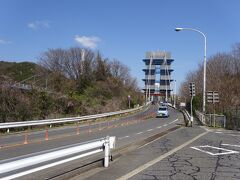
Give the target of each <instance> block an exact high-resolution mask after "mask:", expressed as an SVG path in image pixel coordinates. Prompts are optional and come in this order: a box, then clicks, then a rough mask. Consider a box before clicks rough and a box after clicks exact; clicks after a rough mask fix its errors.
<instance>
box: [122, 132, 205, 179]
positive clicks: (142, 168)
mask: <svg viewBox="0 0 240 180" xmlns="http://www.w3.org/2000/svg"><path fill="white" fill-rule="evenodd" d="M207 133H208V132H204V133H202V134H199V135H198V136H196V137H195V138H193V139H191V140H189V141H187V142H185V143H184V144H182V145H180V146H178V147H176V148H174V149H172V150H171V151H169V152H167V153H165V154H163V155H161V156H159V157H158V158H155V159H154V160H152V161H149V162H147V163H146V164H144V165H142V166H140V167H138V168H137V169H135V170H133V171H131V172H129V173H128V174H125V175H124V176H122V177H120V178H118V179H117V180H125V179H129V178H131V177H133V176H135V175H136V174H138V173H140V172H141V171H143V170H145V169H147V168H149V167H150V166H152V165H154V164H156V163H158V162H159V161H161V160H163V159H164V158H166V157H168V156H170V155H171V154H173V153H175V152H177V151H179V150H180V149H182V148H184V147H185V146H187V145H189V144H191V143H192V142H194V141H195V140H197V139H198V138H200V137H202V136H204V135H205V134H207Z"/></svg>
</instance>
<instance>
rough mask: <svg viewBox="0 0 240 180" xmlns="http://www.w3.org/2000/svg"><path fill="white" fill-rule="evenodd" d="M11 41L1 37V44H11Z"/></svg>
mask: <svg viewBox="0 0 240 180" xmlns="http://www.w3.org/2000/svg"><path fill="white" fill-rule="evenodd" d="M10 43H11V41H5V40H3V39H0V44H10Z"/></svg>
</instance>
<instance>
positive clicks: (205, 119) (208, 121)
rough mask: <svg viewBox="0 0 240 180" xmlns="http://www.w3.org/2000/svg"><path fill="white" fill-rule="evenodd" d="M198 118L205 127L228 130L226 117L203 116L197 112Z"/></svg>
mask: <svg viewBox="0 0 240 180" xmlns="http://www.w3.org/2000/svg"><path fill="white" fill-rule="evenodd" d="M195 113H196V116H197V118H198V119H199V120H200V121H201V122H202V124H203V125H205V126H210V127H222V128H226V116H224V115H219V114H203V113H201V112H199V111H195Z"/></svg>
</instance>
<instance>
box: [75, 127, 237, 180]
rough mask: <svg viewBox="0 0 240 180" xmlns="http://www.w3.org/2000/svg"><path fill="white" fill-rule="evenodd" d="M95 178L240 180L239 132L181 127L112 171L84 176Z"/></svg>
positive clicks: (127, 157) (129, 156) (131, 154)
mask: <svg viewBox="0 0 240 180" xmlns="http://www.w3.org/2000/svg"><path fill="white" fill-rule="evenodd" d="M93 174H94V175H93ZM79 177H80V176H76V177H75V178H72V180H76V179H78V178H79ZM81 177H82V178H79V179H83V177H84V176H83V175H82V176H81ZM96 178H97V179H99V180H101V179H102V180H103V179H119V180H123V179H131V180H140V179H149V180H150V179H156V180H157V179H161V180H162V179H163V180H165V179H166V180H167V179H173V180H175V179H176V180H179V179H180V180H188V179H189V180H190V179H204V180H205V179H211V180H212V179H219V180H226V179H234V180H237V179H240V132H236V131H230V130H222V129H220V130H217V129H209V128H203V127H200V126H198V125H194V127H192V128H191V127H182V128H180V129H178V130H176V131H174V132H172V133H170V134H167V135H166V136H164V137H161V138H159V139H158V140H156V141H154V142H152V143H150V144H148V145H146V146H144V148H140V149H136V150H134V151H132V152H129V153H127V154H126V155H125V156H123V157H121V158H119V159H118V160H117V161H115V162H113V163H112V164H111V166H110V168H108V169H100V168H99V169H96V170H95V172H94V173H93V172H92V175H91V176H88V174H86V175H85V177H84V179H91V180H93V179H96Z"/></svg>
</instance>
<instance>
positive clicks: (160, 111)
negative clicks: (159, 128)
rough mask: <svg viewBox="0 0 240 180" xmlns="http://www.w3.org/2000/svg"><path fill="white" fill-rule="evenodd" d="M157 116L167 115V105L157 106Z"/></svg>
mask: <svg viewBox="0 0 240 180" xmlns="http://www.w3.org/2000/svg"><path fill="white" fill-rule="evenodd" d="M157 117H169V114H168V108H167V106H160V107H159V108H158V110H157Z"/></svg>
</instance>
